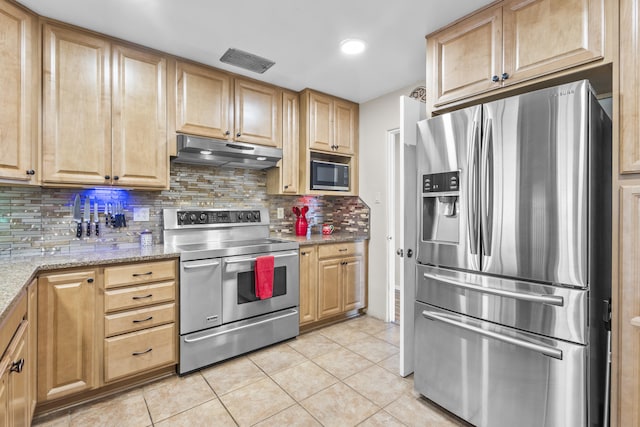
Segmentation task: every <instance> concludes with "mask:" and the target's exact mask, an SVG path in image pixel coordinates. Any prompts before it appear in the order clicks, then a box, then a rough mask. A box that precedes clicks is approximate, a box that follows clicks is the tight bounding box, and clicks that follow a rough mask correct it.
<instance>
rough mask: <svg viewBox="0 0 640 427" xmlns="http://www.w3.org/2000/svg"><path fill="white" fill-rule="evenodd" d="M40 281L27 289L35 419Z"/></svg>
mask: <svg viewBox="0 0 640 427" xmlns="http://www.w3.org/2000/svg"><path fill="white" fill-rule="evenodd" d="M37 316H38V281H37V280H34V281H33V282H31V284H29V286H28V287H27V320H28V321H29V328H28V332H27V335H28V343H29V344H28V347H27V349H28V350H27V351H28V357H27V361H26V365H27V369H28V371H29V374H28V375H29V401H30V405H31V406H30V408H29V416H30V417H33V414H34V412H35V410H36V403H37V402H38V399H37V389H36V386H37V384H38V377H37V366H38V364H37V361H38V358H37V354H38V327H37V325H38V321H37V319H38V317H37Z"/></svg>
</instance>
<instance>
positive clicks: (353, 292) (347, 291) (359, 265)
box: [342, 256, 364, 311]
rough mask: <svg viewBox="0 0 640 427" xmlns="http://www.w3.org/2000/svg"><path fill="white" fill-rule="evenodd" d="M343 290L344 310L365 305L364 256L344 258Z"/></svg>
mask: <svg viewBox="0 0 640 427" xmlns="http://www.w3.org/2000/svg"><path fill="white" fill-rule="evenodd" d="M342 262H343V264H342V292H343V301H344V311H350V310H355V309H357V308H362V307H364V259H363V257H362V256H356V257H353V258H346V259H344V260H343V261H342Z"/></svg>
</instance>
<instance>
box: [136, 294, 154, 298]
mask: <svg viewBox="0 0 640 427" xmlns="http://www.w3.org/2000/svg"><path fill="white" fill-rule="evenodd" d="M152 296H153V294H149V295H145V296H143V297H132V299H145V298H151V297H152Z"/></svg>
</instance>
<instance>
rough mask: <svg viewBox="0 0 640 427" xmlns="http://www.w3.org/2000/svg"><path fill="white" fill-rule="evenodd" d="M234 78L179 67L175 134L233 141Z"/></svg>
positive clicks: (189, 66) (210, 70) (199, 68)
mask: <svg viewBox="0 0 640 427" xmlns="http://www.w3.org/2000/svg"><path fill="white" fill-rule="evenodd" d="M231 80H232V78H231V76H230V75H229V74H227V73H224V72H222V71H218V70H215V69H213V68H209V67H204V66H199V65H194V64H190V63H186V62H180V61H178V62H177V64H176V85H177V89H176V90H177V93H176V131H177V132H184V133H188V134H194V135H202V136H210V137H213V138H221V139H229V138H231V131H232V130H233V129H232V123H231V120H230V116H231V112H230V107H231Z"/></svg>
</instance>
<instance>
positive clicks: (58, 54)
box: [42, 24, 111, 185]
mask: <svg viewBox="0 0 640 427" xmlns="http://www.w3.org/2000/svg"><path fill="white" fill-rule="evenodd" d="M43 31H44V33H43V76H42V77H43V107H42V108H43V112H42V120H43V136H42V138H43V144H42V156H43V159H42V169H43V170H42V181H43V183H67V184H85V185H99V184H105V176H108V175H109V174H110V173H111V74H110V69H111V68H110V53H111V47H110V44H109V42H108V41H107V40H105V39H103V38H99V37H95V36H92V35H89V34H86V33H83V32H79V31H75V30H72V29H69V28H65V27H58V26H55V25H51V24H45V26H44V30H43Z"/></svg>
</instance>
